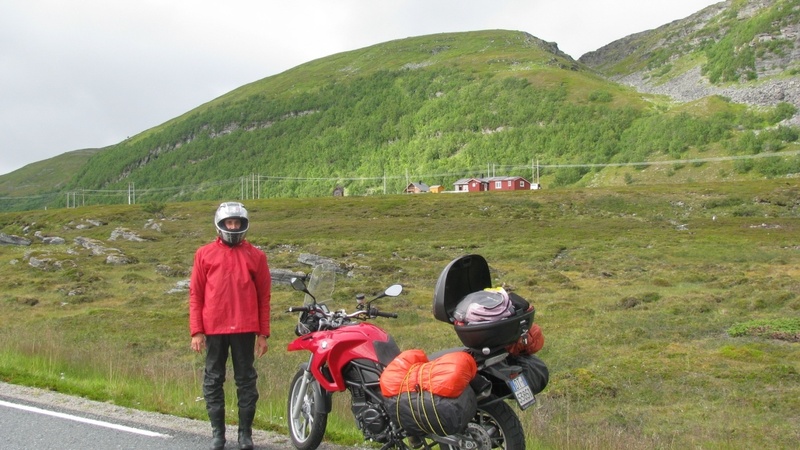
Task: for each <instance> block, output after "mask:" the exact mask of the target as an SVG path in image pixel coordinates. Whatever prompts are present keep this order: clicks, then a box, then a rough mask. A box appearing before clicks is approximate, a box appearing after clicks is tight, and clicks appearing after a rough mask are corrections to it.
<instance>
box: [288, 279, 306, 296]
mask: <svg viewBox="0 0 800 450" xmlns="http://www.w3.org/2000/svg"><path fill="white" fill-rule="evenodd" d="M289 283H291V285H292V288H294V290H295V291H300V292H305V293H306V294H308V293H309V292H308V290H306V284H305V283H304V282H303V280H302V279H300V278H297V277H292V279H291V280H289Z"/></svg>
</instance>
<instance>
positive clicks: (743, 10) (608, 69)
mask: <svg viewBox="0 0 800 450" xmlns="http://www.w3.org/2000/svg"><path fill="white" fill-rule="evenodd" d="M579 61H580V62H581V63H583V64H586V65H587V66H590V67H592V68H594V69H596V70H598V71H600V72H602V73H603V74H605V75H607V76H609V77H610V79H613V80H615V81H619V82H621V83H623V84H627V85H630V86H633V87H635V88H636V89H637V90H639V91H641V92H648V93H655V94H664V95H668V96H670V97H671V98H673V99H675V100H678V101H692V100H697V99H699V98H703V97H707V96H710V95H722V96H725V97H727V98H730V99H732V100H733V101H735V102H740V103H745V104H749V105H755V106H775V105H777V104H779V103H781V102H786V103H789V104H792V105H794V106H795V107H798V108H800V75H798V74H800V1H799V0H746V1H745V0H728V1H725V2H720V3H717V4H715V5H711V6H709V7H707V8H705V9H703V10H701V11H699V12H697V13H695V14H693V15H691V16H689V17H687V18H685V19H682V20H677V21H674V22H671V23H669V24H666V25H663V26H661V27H659V28H657V29H655V30H649V31H645V32H642V33H638V34H634V35H631V36H628V37H625V38H623V39H620V40H618V41H615V42H612V43H610V44H608V45H606V46H604V47H602V48H600V49H598V50H596V51H594V52H590V53H587V54H585V55H583V56H581V57H580V58H579ZM787 123H792V124H795V125H797V124H800V116H798V115H795V116H794V117H793V118H792V119H791V120H790V121H787Z"/></svg>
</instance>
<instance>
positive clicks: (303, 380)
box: [292, 368, 314, 420]
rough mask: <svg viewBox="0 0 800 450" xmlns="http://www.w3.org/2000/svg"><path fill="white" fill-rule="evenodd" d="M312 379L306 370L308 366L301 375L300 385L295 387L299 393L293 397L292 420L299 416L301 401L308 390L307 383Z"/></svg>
mask: <svg viewBox="0 0 800 450" xmlns="http://www.w3.org/2000/svg"><path fill="white" fill-rule="evenodd" d="M313 379H314V377H313V376H312V375H311V372H310V371H309V370H308V368H304V369H303V377H302V378H301V379H300V386H298V388H297V392H298V393H300V395H297V396H296V397H295V398H294V403H292V420H298V419H300V416H301V415H302V413H303V410H302V406H303V402H304V401H305V399H306V395H307V392H308V391H307V389H308V384H309V383H310V382H311V380H313ZM309 412H310V411H309Z"/></svg>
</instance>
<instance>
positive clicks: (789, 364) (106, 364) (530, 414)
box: [0, 179, 800, 449]
mask: <svg viewBox="0 0 800 450" xmlns="http://www.w3.org/2000/svg"><path fill="white" fill-rule="evenodd" d="M225 200H227V199H225ZM246 205H247V206H248V208H249V210H250V211H251V223H252V226H251V231H250V233H249V239H250V240H251V241H252V242H253V243H255V244H257V245H259V246H261V247H262V248H263V249H264V250H265V251H266V252H267V254H268V257H269V260H270V265H271V267H272V268H273V269H289V270H296V271H304V272H307V271H309V270H310V268H309V267H308V266H305V265H304V264H302V263H300V262H299V261H298V256H299V255H300V254H302V253H312V254H317V255H321V256H324V257H328V258H332V259H335V260H337V261H339V262H340V263H342V264H344V265H346V266H347V267H348V268H349V269H350V276H348V277H342V278H340V280H339V284H338V286H337V293H336V294H335V299H334V300H335V305H336V306H338V307H345V308H348V309H352V307H353V306H354V304H355V301H354V296H355V294H356V293H358V292H366V293H368V294H369V293H376V292H378V291H380V290H382V289H383V288H385V287H386V286H388V285H390V284H393V283H401V284H403V285H404V287H405V291H404V293H403V295H402V296H401V297H399V298H397V299H385V300H384V301H383V303H381V304H380V305H379V306H381V307H382V309H384V310H391V311H396V312H398V313H399V314H400V318H399V319H397V320H388V319H386V320H383V321H381V322H380V324H381V325H384V326H385V327H386V328H387V329H388V330H389V331H390V332H391V333H392V334H393V335H394V336H395V338H396V340H397V341H398V343H399V344H400V346H401V347H402V348H422V349H425V350H429V351H433V350H437V349H440V348H442V347H445V346H454V345H458V344H459V342H458V340H457V338H456V336H455V334H454V333H453V331H452V330H451V329H450V327H449V326H448V325H447V324H444V323H441V322H437V321H435V320H434V319H433V317H432V314H431V311H430V310H431V300H432V297H433V287H434V284H435V282H436V279H437V277H438V275H439V272H440V271H441V270H442V269H443V268H444V266H445V265H446V264H447V263H448V262H449V261H451V260H452V259H453V258H455V257H457V256H460V255H463V254H466V253H479V254H481V255H483V256H484V257H486V259H487V260H488V261H489V264H490V266H491V269H492V278H493V283H494V284H495V285H500V284H505V285H506V287H507V288H508V289H513V290H514V291H515V292H517V293H518V294H520V295H522V296H523V297H526V298H528V299H529V300H531V301H532V302H533V303H534V305H535V306H536V308H537V315H536V319H537V322H538V323H539V324H540V326H541V327H542V330H543V331H544V334H545V337H546V343H545V346H544V348H543V350H542V351H541V352H540V353H539V355H540V356H541V358H542V359H543V360H544V361H546V362H547V363H548V365H549V368H550V371H551V380H550V384H549V386H548V387H547V389H546V390H545V391H544V392H543V393H542V394H541V395H539V397H538V400H539V401H538V403H537V406H536V407H534V408H531V409H529V410H527V411H526V412H524V413H521V414H520V416H521V418H522V421H523V425H524V427H525V430H526V434H527V439H528V448H536V449H607V448H614V449H654V448H659V449H673V448H674V449H685V448H707V449H738V448H742V449H744V448H748V449H749V448H770V449H782V448H786V449H789V448H796V446H797V443H798V440H800V343H799V342H798V341H800V229H799V228H800V221H799V220H798V218H800V187H798V183H797V181H796V180H786V179H784V180H773V181H753V182H743V183H715V184H701V183H696V184H685V185H680V186H676V185H672V186H625V187H616V188H586V189H569V190H568V189H563V190H542V191H529V192H514V193H492V194H489V193H484V194H461V195H456V194H439V195H435V194H427V195H406V196H402V195H394V196H375V197H344V198H333V197H331V198H316V199H270V200H251V201H249V202H246ZM155 206H157V205H155ZM215 207H216V203H214V202H198V203H181V204H167V205H166V206H165V207H164V208H163V210H160V211H159V209H160V208H157V207H154V205H132V206H128V205H125V206H104V207H82V208H78V209H58V210H52V209H51V210H46V211H28V212H24V213H4V214H0V232H3V233H6V234H11V235H17V236H27V237H28V238H30V239H31V240H32V241H33V243H32V245H30V246H10V245H3V246H0V287H1V288H2V293H0V379H2V380H3V381H6V382H10V383H18V384H26V385H32V386H39V387H45V388H49V389H54V390H57V391H59V392H65V393H71V394H77V395H81V396H86V397H89V398H93V399H98V400H103V401H109V402H113V403H116V404H120V405H125V406H133V407H136V408H141V409H146V410H155V411H160V412H164V413H169V414H176V415H180V416H186V417H194V418H201V419H203V418H205V409H204V404H203V402H202V399H200V398H199V397H200V396H201V395H202V394H201V378H202V357H201V356H199V355H195V354H194V353H192V352H191V351H190V349H189V335H188V324H187V319H188V312H187V298H188V293H187V291H186V290H184V289H181V288H180V282H181V281H184V280H187V279H188V275H189V271H190V268H191V264H192V257H193V254H194V251H195V249H196V248H197V247H198V246H199V245H201V244H203V243H205V242H208V241H210V240H211V239H213V237H214V228H213V224H212V217H213V211H214V209H215ZM148 211H149V212H148ZM154 225H155V226H154ZM121 229H122V230H124V229H127V230H129V231H131V232H133V233H135V234H136V235H138V236H139V237H141V238H142V239H144V240H143V241H141V242H137V241H130V240H126V239H122V238H119V239H116V240H112V239H111V238H112V234H113V235H114V236H116V234H115V233H113V232H114V231H115V230H121ZM36 231H39V232H40V235H42V236H51V237H53V236H57V237H63V238H64V239H65V240H66V243H65V244H61V245H58V244H52V245H48V244H44V243H42V241H41V240H40V239H39V238H36V237H34V233H35V232H36ZM76 238H83V239H78V240H77V241H76ZM87 240H94V241H88V242H89V243H90V244H86V245H79V243H81V242H87ZM91 243H94V244H95V245H94V246H92V245H91ZM109 255H115V256H117V257H118V258H117V259H118V260H123V261H125V262H126V263H125V264H112V263H109V260H108V257H109ZM299 301H301V296H299V295H298V294H297V293H296V292H293V291H292V290H291V289H290V288H289V287H288V286H286V285H281V284H276V285H275V286H274V289H273V306H272V311H273V321H272V326H273V331H272V336H273V337H272V338H271V340H270V344H271V349H270V352H269V353H268V354H267V356H265V357H264V358H263V359H261V360H259V361H258V363H257V365H258V369H259V371H260V373H261V377H260V379H259V386H260V391H261V395H262V401H261V402H260V406H259V411H258V414H257V417H256V426H257V427H259V428H265V429H272V430H277V431H284V432H285V417H284V416H285V395H286V392H287V389H288V386H287V385H288V380H289V379H290V378H291V375H292V374H293V372H294V370H295V368H296V365H297V364H298V363H300V362H301V361H303V360H304V359H305V357H306V355H300V354H293V353H288V352H286V350H285V348H286V344H287V343H288V342H289V341H290V340H291V339H292V338H293V337H294V334H293V332H292V330H293V327H294V321H295V317H294V315H290V314H286V313H284V312H283V311H285V310H286V307H287V306H290V305H294V304H297V303H298V302H299ZM230 379H231V380H232V377H230ZM229 384H230V386H229V388H228V394H229V395H228V404H229V408H230V409H231V410H233V409H234V408H235V406H234V405H235V399H234V398H233V395H234V390H233V389H232V381H231V383H229ZM349 416H350V413H349V408H348V405H347V401H346V396H345V395H339V400H338V401H337V404H336V410H335V413H334V415H333V417H332V419H331V425H330V426H329V434H328V437H327V438H328V439H329V440H333V441H337V442H339V443H358V442H360V440H361V439H360V434H359V433H358V432H357V431H356V430H355V428H354V425H353V422H352V420H351V418H350V417H349ZM234 418H235V414H231V420H233V419H234Z"/></svg>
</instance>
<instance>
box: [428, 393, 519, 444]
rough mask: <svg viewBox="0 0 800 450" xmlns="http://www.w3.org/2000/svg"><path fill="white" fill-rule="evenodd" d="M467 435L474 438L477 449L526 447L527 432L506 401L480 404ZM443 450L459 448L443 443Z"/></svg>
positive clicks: (468, 427)
mask: <svg viewBox="0 0 800 450" xmlns="http://www.w3.org/2000/svg"><path fill="white" fill-rule="evenodd" d="M464 434H465V435H468V436H470V437H471V438H472V441H473V442H474V443H475V444H476V446H474V447H471V448H475V449H476V450H490V449H496V448H499V449H504V450H521V449H524V448H525V434H524V432H523V430H522V424H521V423H520V421H519V418H518V417H517V415H516V414H515V413H514V410H513V409H512V408H511V407H510V406H508V404H507V403H506V402H496V403H492V404H489V405H483V406H478V412H477V413H475V417H473V418H472V420H471V421H470V422H469V425H468V426H467V429H466V431H464ZM442 450H458V448H456V447H450V446H448V445H442Z"/></svg>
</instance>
